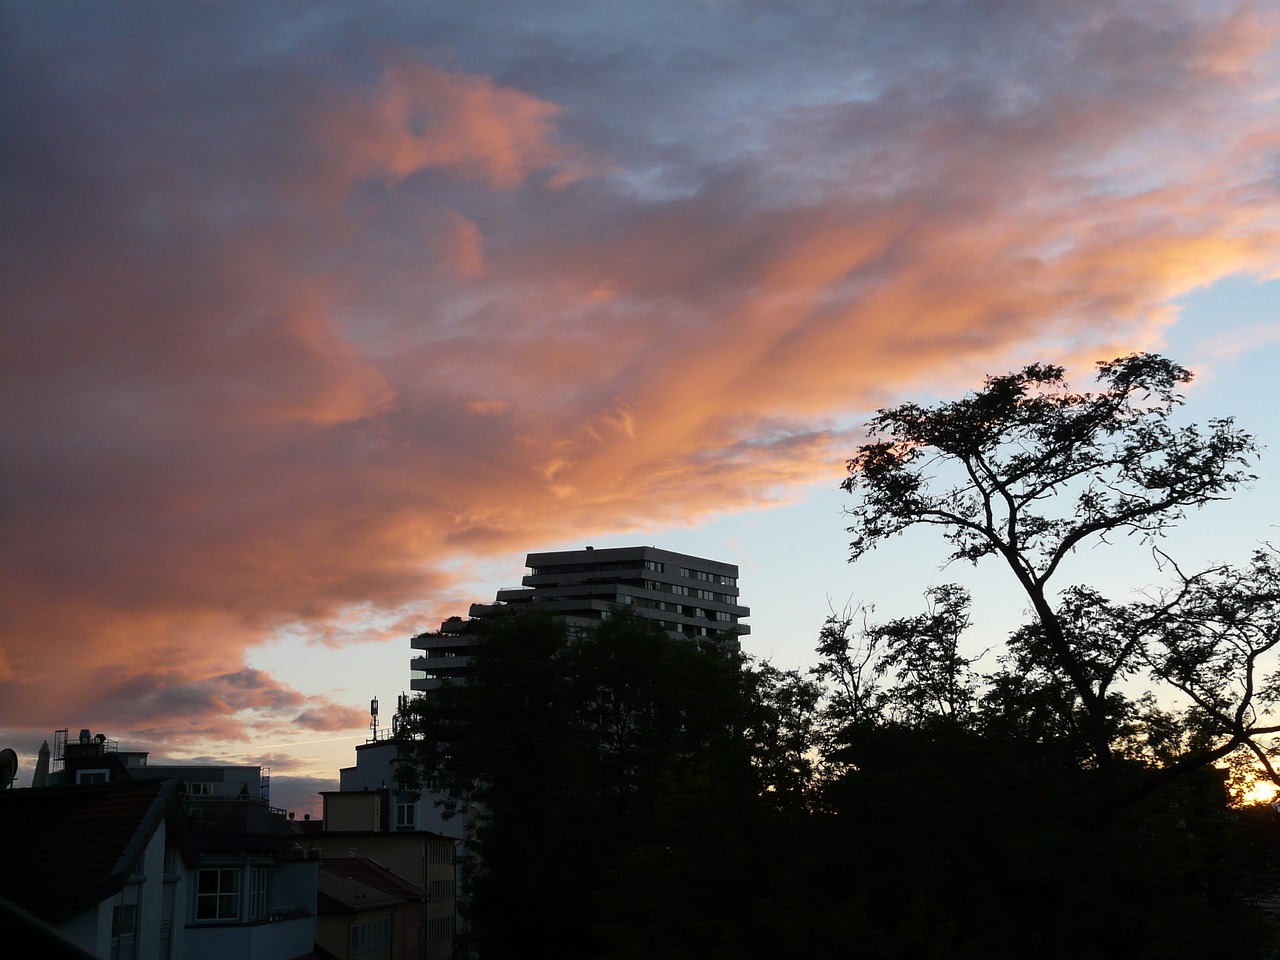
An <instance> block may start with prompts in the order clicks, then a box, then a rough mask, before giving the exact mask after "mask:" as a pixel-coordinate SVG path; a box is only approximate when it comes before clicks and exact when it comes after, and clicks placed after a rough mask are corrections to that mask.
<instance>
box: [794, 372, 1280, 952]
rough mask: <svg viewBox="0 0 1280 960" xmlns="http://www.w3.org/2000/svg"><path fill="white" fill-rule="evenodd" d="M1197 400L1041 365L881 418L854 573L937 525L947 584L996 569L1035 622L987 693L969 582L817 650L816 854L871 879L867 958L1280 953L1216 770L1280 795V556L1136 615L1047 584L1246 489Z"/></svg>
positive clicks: (1236, 462) (1160, 384) (1223, 439)
mask: <svg viewBox="0 0 1280 960" xmlns="http://www.w3.org/2000/svg"><path fill="white" fill-rule="evenodd" d="M1189 379H1190V374H1189V373H1188V372H1187V371H1186V370H1185V369H1183V368H1181V367H1179V366H1177V365H1176V364H1173V363H1171V362H1170V361H1168V360H1166V359H1164V358H1161V357H1157V356H1152V355H1138V356H1131V357H1126V358H1122V359H1119V360H1115V361H1112V362H1110V363H1103V364H1099V382H1100V383H1101V389H1099V390H1098V391H1096V392H1075V391H1072V390H1071V389H1070V388H1069V387H1068V385H1067V384H1066V382H1065V380H1064V376H1063V371H1062V369H1061V368H1060V367H1055V366H1049V365H1039V364H1037V365H1032V366H1028V367H1026V368H1024V369H1023V370H1022V371H1020V372H1018V373H1014V374H1010V375H1008V376H1002V377H991V378H988V379H987V381H986V383H985V386H984V388H983V389H981V390H979V391H976V392H975V393H973V394H970V395H969V396H967V397H965V398H963V399H961V400H958V401H951V402H944V403H940V404H937V405H936V406H933V407H928V408H926V407H920V406H918V405H915V404H905V405H902V406H899V407H896V408H893V409H890V410H883V411H881V412H880V414H879V415H878V416H877V417H876V418H875V419H874V420H873V421H872V424H871V432H872V441H871V442H869V443H867V444H865V445H863V446H862V447H860V448H859V450H858V452H857V454H856V455H855V456H854V457H853V458H852V459H850V461H849V464H848V466H849V471H850V475H849V478H848V479H847V480H846V481H845V484H844V486H845V489H846V490H848V491H850V492H855V493H858V494H860V500H859V501H858V503H857V504H856V505H855V506H854V507H853V508H852V509H851V510H850V511H849V515H850V516H851V517H852V520H853V524H852V526H851V527H850V533H852V534H853V541H852V543H851V559H853V560H857V559H859V558H861V557H863V556H865V555H866V553H867V552H868V551H870V550H871V549H872V548H874V547H875V546H876V545H877V544H878V543H880V542H881V541H882V540H884V539H886V538H888V537H891V536H894V535H896V534H898V533H901V532H903V531H905V530H907V529H909V528H912V527H915V526H937V527H939V528H940V530H941V532H942V534H943V536H944V537H945V538H946V539H947V541H948V542H949V543H950V545H951V554H950V560H952V561H955V560H968V561H970V562H973V563H977V562H979V561H981V560H983V559H985V558H987V557H997V558H999V559H1000V560H1002V561H1003V562H1004V564H1005V565H1006V566H1007V568H1008V569H1009V570H1010V571H1011V573H1012V575H1013V577H1014V578H1015V580H1016V581H1017V583H1018V584H1019V586H1020V587H1021V589H1022V591H1023V593H1024V595H1025V597H1026V599H1027V602H1028V606H1029V609H1030V613H1031V616H1032V620H1031V622H1030V623H1028V624H1027V625H1026V626H1024V627H1022V628H1021V629H1019V630H1018V631H1016V632H1015V633H1014V634H1013V635H1012V636H1011V637H1010V638H1009V639H1008V641H1007V643H1006V644H1004V645H1003V646H1002V647H1001V649H1000V652H999V653H998V654H997V657H996V659H997V661H998V666H995V667H990V666H989V667H987V668H986V669H985V670H979V669H978V664H977V661H976V659H975V658H972V657H967V656H964V655H962V654H961V652H960V651H961V649H962V647H961V645H960V642H959V637H960V634H961V632H962V631H963V629H964V628H965V627H966V626H967V625H968V621H969V597H968V595H967V593H965V591H964V590H963V589H962V588H960V587H958V586H954V585H947V586H944V587H940V588H934V589H933V590H931V591H930V592H929V594H928V603H929V606H928V610H927V611H926V612H925V613H924V614H922V615H920V616H916V617H906V618H902V619H899V620H895V621H892V622H890V623H887V624H882V625H875V624H871V623H867V622H866V618H865V615H864V616H863V617H861V618H859V617H858V616H857V615H856V614H855V615H844V616H841V617H832V618H831V619H830V620H829V621H828V623H827V625H826V628H825V629H824V631H823V634H822V637H821V639H820V645H819V656H820V662H819V667H818V668H817V670H816V673H817V675H818V677H819V679H821V680H823V681H824V682H825V683H827V684H828V685H829V688H830V691H831V694H830V696H829V697H828V699H827V702H826V707H825V711H824V717H823V727H822V732H823V737H824V740H823V760H824V768H823V769H824V773H825V780H824V787H823V791H822V802H823V806H824V808H825V809H826V810H827V811H828V819H827V822H826V824H825V825H824V827H823V828H822V833H823V836H824V837H825V839H826V842H827V845H828V849H830V850H832V851H841V853H842V854H843V855H844V856H845V857H847V858H848V859H849V860H850V861H854V862H857V863H858V864H859V868H858V869H855V870H854V871H852V873H851V875H850V876H848V877H846V878H845V881H844V884H843V888H844V890H845V895H846V898H847V899H848V900H849V902H851V903H854V904H856V905H857V908H858V910H859V911H861V913H860V915H861V916H863V917H865V918H866V920H867V928H866V929H867V932H866V933H865V935H864V936H863V937H862V940H861V941H860V943H861V946H862V952H863V953H864V954H865V955H866V956H875V957H902V958H906V957H924V956H928V957H1026V956H1036V957H1063V958H1067V957H1071V958H1075V957H1090V956H1097V957H1127V958H1133V957H1151V958H1156V957H1162V958H1164V957H1202V956H1207V955H1233V956H1269V955H1270V953H1269V951H1270V950H1272V949H1274V948H1275V947H1276V945H1277V944H1276V942H1275V940H1274V932H1273V931H1271V930H1270V929H1269V928H1268V925H1267V924H1266V923H1264V922H1263V918H1262V915H1261V914H1260V913H1259V912H1258V911H1257V910H1255V909H1253V908H1252V907H1251V906H1250V905H1249V902H1248V901H1249V898H1250V896H1252V895H1255V894H1257V893H1258V892H1259V890H1260V889H1263V888H1261V887H1260V886H1259V885H1260V884H1262V883H1264V882H1265V880H1266V877H1264V876H1263V875H1262V873H1261V872H1260V871H1259V865H1258V862H1257V861H1258V858H1257V856H1256V853H1257V848H1256V846H1254V845H1253V844H1252V842H1251V841H1250V839H1249V837H1248V836H1247V835H1246V834H1245V833H1244V832H1243V831H1242V830H1241V824H1240V818H1239V817H1238V816H1237V815H1236V814H1234V813H1233V812H1231V811H1230V810H1229V809H1228V795H1227V791H1226V786H1225V784H1224V779H1223V772H1222V770H1221V769H1220V765H1221V764H1222V763H1223V762H1226V761H1229V760H1231V759H1232V758H1235V759H1237V760H1239V759H1241V758H1247V759H1248V760H1251V761H1253V763H1254V764H1255V765H1256V766H1257V767H1259V768H1261V769H1262V770H1263V771H1264V772H1266V773H1272V774H1273V773H1274V770H1273V769H1272V766H1271V759H1270V758H1271V753H1270V751H1271V749H1272V746H1271V744H1270V743H1269V742H1268V740H1267V738H1268V737H1270V736H1271V735H1273V734H1274V733H1276V732H1277V730H1280V726H1277V725H1276V724H1274V723H1272V722H1268V721H1267V720H1266V719H1264V718H1265V717H1266V716H1267V713H1268V712H1269V711H1270V709H1271V708H1272V706H1273V705H1274V704H1275V703H1276V702H1277V694H1278V693H1280V683H1278V681H1277V675H1276V674H1272V675H1270V676H1268V675H1266V673H1265V671H1264V667H1268V666H1269V667H1270V668H1271V669H1274V664H1273V663H1271V664H1269V663H1268V658H1269V657H1271V656H1272V655H1273V654H1274V651H1275V650H1276V647H1277V644H1278V643H1280V616H1278V614H1280V606H1277V604H1278V603H1280V576H1278V573H1280V564H1278V563H1277V559H1276V555H1275V553H1274V552H1272V551H1270V550H1269V549H1264V550H1261V551H1259V552H1258V553H1257V554H1255V556H1254V557H1253V560H1252V562H1251V563H1250V564H1248V565H1247V566H1244V567H1239V568H1237V567H1228V566H1222V567H1216V568H1213V569H1211V570H1208V571H1204V572H1201V573H1196V574H1185V573H1183V571H1181V570H1180V569H1179V568H1178V567H1177V565H1176V564H1174V563H1173V562H1172V560H1170V559H1169V558H1168V556H1167V555H1165V554H1164V553H1162V552H1160V551H1159V550H1157V552H1156V556H1157V558H1158V560H1159V562H1160V564H1161V566H1162V568H1163V569H1165V570H1166V571H1170V572H1171V573H1172V582H1171V583H1170V585H1168V586H1167V587H1166V588H1165V589H1164V590H1163V592H1160V593H1157V594H1155V595H1154V596H1149V597H1148V598H1146V599H1144V600H1142V601H1141V602H1137V603H1129V604H1117V603H1114V602H1112V601H1110V600H1108V599H1107V598H1106V597H1104V596H1103V595H1102V594H1100V593H1099V592H1098V591H1097V590H1095V589H1093V588H1091V587H1089V586H1079V585H1074V586H1067V587H1061V588H1060V587H1059V586H1058V585H1057V583H1056V581H1055V579H1054V578H1055V575H1057V574H1058V573H1059V572H1060V571H1061V569H1062V565H1063V562H1064V561H1065V560H1066V558H1067V557H1068V555H1069V554H1071V553H1072V551H1074V550H1075V549H1076V548H1077V547H1079V546H1081V545H1083V544H1085V543H1088V542H1094V541H1102V542H1106V540H1107V538H1108V536H1110V535H1112V534H1119V533H1125V534H1133V535H1136V536H1138V537H1140V538H1143V539H1147V540H1154V539H1156V538H1159V537H1161V536H1162V535H1163V534H1164V533H1165V532H1166V531H1167V530H1168V528H1169V527H1170V526H1171V525H1173V524H1174V523H1176V521H1177V520H1178V519H1180V518H1181V517H1182V516H1183V515H1184V514H1185V512H1186V510H1187V509H1188V508H1191V507H1199V506H1201V505H1204V504H1206V503H1209V502H1211V501H1213V500H1218V499H1223V498H1225V497H1227V496H1228V495H1229V494H1230V493H1231V492H1232V491H1233V490H1235V489H1237V488H1238V487H1239V486H1240V485H1241V484H1244V483H1246V482H1248V481H1249V480H1251V479H1252V474H1250V473H1249V472H1248V469H1247V468H1248V465H1249V463H1250V462H1251V460H1252V458H1253V455H1254V443H1253V441H1252V438H1250V437H1249V436H1248V435H1247V434H1244V433H1242V432H1240V431H1239V430H1238V429H1236V427H1235V425H1234V423H1233V422H1232V421H1231V420H1227V419H1224V420H1217V421H1214V422H1212V423H1211V424H1210V425H1209V426H1208V428H1207V429H1202V428H1199V427H1196V426H1175V425H1174V423H1173V420H1172V417H1173V413H1174V411H1175V409H1176V408H1177V406H1178V405H1179V404H1180V403H1181V402H1182V398H1181V397H1180V396H1179V395H1178V394H1177V393H1176V392H1175V391H1176V388H1177V386H1178V385H1179V384H1182V383H1185V382H1187V381H1188V380H1189ZM1148 688H1149V689H1148ZM851 824H870V825H873V827H872V829H870V830H868V831H866V832H862V831H859V830H858V829H857V828H856V827H851V826H850V825H851ZM904 865H909V866H904ZM831 879H832V882H833V883H839V882H840V881H839V880H838V879H836V878H834V877H833V878H831Z"/></svg>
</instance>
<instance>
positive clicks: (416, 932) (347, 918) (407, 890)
mask: <svg viewBox="0 0 1280 960" xmlns="http://www.w3.org/2000/svg"><path fill="white" fill-rule="evenodd" d="M319 884H320V886H319V897H318V899H317V901H316V913H317V915H318V916H317V918H316V946H317V947H319V948H320V949H321V950H323V951H325V952H326V953H329V954H331V955H332V956H334V957H335V958H337V960H350V958H355V957H361V958H368V960H423V956H424V954H423V948H424V945H425V944H424V937H423V932H424V931H425V930H426V907H427V891H426V890H424V889H422V888H421V887H418V886H415V885H414V884H412V883H410V882H409V881H408V880H406V879H405V878H404V877H401V876H399V875H398V874H396V873H395V872H393V871H391V870H388V869H387V868H386V867H384V866H383V865H382V864H380V863H378V862H377V861H376V860H371V859H369V858H368V857H330V858H328V859H325V860H322V861H321V863H320V880H319Z"/></svg>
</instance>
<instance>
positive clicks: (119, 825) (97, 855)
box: [0, 780, 194, 921]
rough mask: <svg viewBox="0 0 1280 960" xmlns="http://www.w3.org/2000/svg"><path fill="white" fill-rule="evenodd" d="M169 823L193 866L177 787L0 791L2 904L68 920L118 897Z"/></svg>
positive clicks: (110, 785)
mask: <svg viewBox="0 0 1280 960" xmlns="http://www.w3.org/2000/svg"><path fill="white" fill-rule="evenodd" d="M166 822H167V823H169V825H170V828H171V829H172V830H173V831H174V835H175V837H176V840H177V842H178V843H179V848H180V849H181V850H182V853H183V857H184V859H185V860H186V861H187V862H188V864H190V863H193V862H194V854H193V848H192V847H191V842H190V831H189V829H188V827H187V824H186V817H185V815H184V814H183V812H182V807H181V805H180V804H179V802H178V793H177V784H176V783H175V782H174V781H172V780H161V781H154V780H153V781H143V782H123V783H104V784H91V785H83V786H73V787H45V788H38V789H26V790H4V791H0V851H3V853H2V854H0V897H4V898H6V899H8V900H10V901H12V902H13V903H15V904H17V905H18V906H20V907H22V908H23V909H25V910H28V911H30V912H31V913H33V914H35V915H36V916H38V917H41V918H43V919H45V920H49V921H58V920H62V919H64V918H66V917H69V916H71V915H73V914H75V913H77V912H79V911H80V910H83V909H86V908H87V907H89V906H91V905H93V904H95V903H99V902H101V901H102V900H105V899H106V898H107V897H109V896H111V895H112V894H114V893H117V892H119V890H120V889H121V888H122V887H123V886H124V882H125V880H126V879H127V878H128V877H129V875H130V874H131V873H133V872H134V870H135V869H136V867H137V864H138V861H139V859H140V858H141V857H142V854H143V851H144V850H145V849H146V847H147V844H148V843H150V841H151V838H152V837H153V836H154V835H155V832H156V830H158V829H159V827H160V825H161V824H162V823H166Z"/></svg>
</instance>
